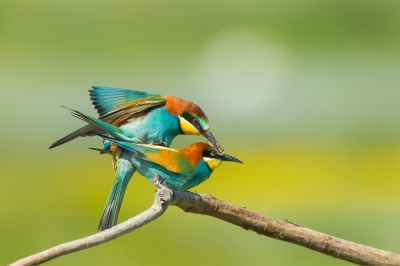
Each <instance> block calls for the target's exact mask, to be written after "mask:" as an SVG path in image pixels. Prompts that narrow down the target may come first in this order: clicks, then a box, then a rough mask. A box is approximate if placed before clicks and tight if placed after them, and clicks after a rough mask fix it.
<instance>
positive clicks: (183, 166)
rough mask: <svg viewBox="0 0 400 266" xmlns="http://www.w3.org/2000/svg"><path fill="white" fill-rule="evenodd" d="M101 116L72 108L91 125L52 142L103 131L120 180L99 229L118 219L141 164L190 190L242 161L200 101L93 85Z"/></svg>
mask: <svg viewBox="0 0 400 266" xmlns="http://www.w3.org/2000/svg"><path fill="white" fill-rule="evenodd" d="M89 93H90V96H91V98H90V99H91V100H92V103H93V105H94V106H95V108H96V109H97V112H98V113H99V116H100V117H99V118H98V119H97V118H94V117H91V116H89V115H85V114H83V113H81V112H79V111H75V110H72V115H73V116H75V117H77V118H80V119H82V120H83V121H85V122H87V123H88V125H86V126H84V127H82V128H80V129H78V130H76V131H74V132H72V133H70V134H69V135H67V136H65V137H64V138H62V139H60V140H58V141H56V142H55V143H53V144H52V145H51V146H50V149H51V148H54V147H57V146H59V145H62V144H64V143H66V142H68V141H70V140H73V139H75V138H77V137H79V136H90V135H99V136H101V137H103V139H104V147H103V149H100V151H101V153H109V154H111V155H112V157H113V166H114V170H115V180H114V184H113V187H112V189H111V192H110V195H109V196H108V199H107V202H106V206H105V207H104V210H103V213H102V215H101V219H100V222H99V226H98V229H99V230H105V229H108V228H110V227H112V226H114V225H115V224H116V223H117V219H118V213H119V210H120V208H121V204H122V200H123V197H124V194H125V190H126V187H127V185H128V183H129V181H130V179H131V177H132V175H133V174H134V172H135V171H136V170H137V171H138V172H139V173H140V174H142V175H143V176H145V177H146V178H147V179H148V180H149V181H150V182H152V183H154V184H155V185H158V186H166V187H168V188H170V189H174V190H188V189H190V188H192V187H194V186H197V185H198V184H200V183H202V182H204V181H205V180H206V179H208V178H209V177H210V175H211V173H212V171H213V170H214V169H215V168H216V167H217V166H218V165H220V163H221V162H222V161H233V162H238V163H242V162H241V161H240V160H238V159H236V158H235V157H233V156H230V155H227V154H225V153H224V152H223V150H222V148H221V147H220V146H219V145H218V142H217V141H216V139H215V138H214V136H213V134H212V133H211V131H210V128H209V122H208V118H207V116H206V115H205V113H204V112H203V111H202V110H201V108H200V107H199V106H197V105H196V104H194V103H192V102H188V101H185V100H182V99H180V98H177V97H172V96H168V97H166V96H161V95H158V94H154V93H147V92H141V91H134V90H125V89H116V88H108V87H97V86H95V87H93V88H92V89H91V90H89ZM181 134H183V135H202V136H204V137H205V138H207V140H208V141H209V143H210V144H211V145H209V144H206V143H202V142H196V143H193V144H191V145H189V146H188V147H186V148H184V149H171V148H169V146H170V145H171V142H172V140H173V139H174V138H175V137H176V136H178V135H181Z"/></svg>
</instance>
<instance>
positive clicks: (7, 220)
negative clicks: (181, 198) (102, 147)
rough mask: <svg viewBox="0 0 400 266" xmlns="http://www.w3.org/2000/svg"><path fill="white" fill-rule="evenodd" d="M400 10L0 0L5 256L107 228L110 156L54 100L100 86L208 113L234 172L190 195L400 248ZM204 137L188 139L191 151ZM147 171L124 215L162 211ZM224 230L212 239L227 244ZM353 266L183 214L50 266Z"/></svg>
mask: <svg viewBox="0 0 400 266" xmlns="http://www.w3.org/2000/svg"><path fill="white" fill-rule="evenodd" d="M399 12H400V2H398V1H365V0H364V1H359V0H350V1H344V0H330V1H324V2H322V1H315V0H306V1H301V2H298V1H293V0H286V1H279V2H278V1H264V2H260V1H245V2H243V1H219V2H216V1H201V2H200V1H199V2H187V1H181V0H179V1H178V0H176V1H168V2H165V1H151V2H148V1H126V0H118V1H113V2H110V1H92V0H89V1H48V0H40V1H34V2H33V1H26V0H19V1H18V0H17V1H10V0H4V1H1V2H0V69H1V71H0V80H1V87H0V90H1V97H0V106H1V107H2V115H1V116H0V123H1V124H2V130H1V132H0V136H1V138H0V143H1V146H2V148H3V151H4V152H3V153H1V155H0V159H1V160H0V178H1V183H2V185H1V186H0V210H1V213H2V215H0V236H1V239H2V241H0V250H1V253H0V254H1V256H0V263H1V264H5V263H10V262H12V261H14V260H17V259H19V258H22V257H24V256H27V255H30V254H32V253H35V252H38V251H41V250H43V249H45V248H49V247H51V246H54V245H57V244H60V243H62V242H66V241H70V240H72V239H76V238H80V237H84V236H87V235H89V234H92V233H94V232H95V229H96V226H97V222H98V219H99V218H100V214H101V211H102V208H103V204H104V203H105V201H106V198H107V195H108V192H109V189H110V187H111V184H112V181H113V171H112V168H111V161H110V158H109V157H108V156H107V155H103V156H99V155H97V154H96V153H95V152H93V151H88V150H86V147H93V146H95V147H98V146H99V140H98V139H96V138H80V139H77V140H75V141H73V142H71V143H68V144H66V145H64V146H62V147H60V148H57V149H54V150H47V147H48V146H49V145H50V144H51V143H52V142H53V141H55V140H57V139H58V138H60V137H62V136H64V135H65V134H67V133H69V132H70V131H72V130H74V129H76V128H78V127H79V126H82V123H81V121H78V120H76V119H73V118H71V117H70V116H69V114H68V112H67V111H66V110H64V109H62V108H59V105H60V104H62V105H66V106H68V107H72V108H76V109H78V110H81V111H83V112H86V113H88V114H94V113H95V112H94V110H93V108H92V106H91V104H90V101H89V97H88V95H87V91H86V90H87V89H89V88H90V86H91V85H105V86H114V87H123V88H131V89H138V90H145V91H153V92H157V93H160V94H163V95H176V96H180V97H182V98H185V99H188V100H191V101H194V102H196V103H197V104H199V105H200V106H202V107H203V108H204V110H205V111H206V113H207V114H208V116H209V119H210V122H211V126H212V131H213V133H214V135H215V136H216V137H217V139H218V141H219V142H220V143H221V145H223V147H224V148H225V150H226V151H227V152H228V153H229V154H232V155H234V156H236V157H238V158H239V159H241V160H243V161H244V163H245V164H244V165H235V164H229V163H224V164H223V165H222V166H221V167H220V168H219V169H218V170H216V172H215V173H214V174H213V176H212V177H211V179H210V180H208V181H207V182H205V183H204V184H202V185H200V186H198V187H196V188H195V189H193V191H198V192H199V193H207V194H211V195H213V196H215V197H217V198H219V199H222V200H226V201H228V202H232V203H234V204H238V205H242V206H246V207H247V208H248V209H251V210H254V211H258V212H260V213H262V214H264V215H266V216H269V217H272V218H277V219H289V220H291V221H293V222H295V223H298V224H301V225H303V226H306V227H309V228H312V229H314V230H318V231H321V232H324V233H327V234H332V235H334V236H337V237H341V238H344V239H348V240H351V241H354V242H359V243H362V244H366V245H371V246H374V247H376V248H381V249H386V250H391V251H393V252H397V253H400V249H399V243H398V239H399V237H400V231H399V230H398V224H399V223H400V214H399V211H398V206H399V204H400V196H399V193H398V190H399V187H400V179H399V175H400V141H399V140H400V139H399V137H398V136H399V133H400V126H399V125H400V124H399V123H398V121H399V119H400V105H399V104H398V102H399V99H400V89H399V88H400V76H399V75H398V73H399V66H400V65H399V62H400V60H399V59H400V57H399V56H400V48H399V47H400V35H399V34H398V32H399V30H400V17H399V15H398V14H399ZM199 140H200V138H198V137H178V138H177V139H176V140H175V141H174V143H173V146H174V147H183V146H185V145H187V144H188V143H190V142H193V141H199ZM154 191H155V187H154V186H153V185H152V184H150V183H148V182H147V181H146V180H145V179H144V178H142V177H140V176H139V175H138V174H136V175H135V176H134V178H133V179H132V181H131V185H130V186H129V188H128V191H127V195H126V198H125V200H124V204H123V206H122V210H121V215H120V221H123V220H126V219H128V218H129V217H132V216H133V215H135V214H137V213H139V212H140V211H142V210H144V209H146V208H147V207H148V206H150V205H151V203H152V199H153V195H154ZM216 236H218V237H216ZM156 263H157V264H163V265H176V264H187V263H190V264H191V265H205V264H209V265H217V264H218V265H219V264H230V265H243V264H249V265H265V264H266V263H269V264H272V265H310V264H313V265H346V264H348V263H346V262H343V261H339V260H335V259H333V258H330V257H327V256H324V255H320V254H317V253H315V252H313V251H309V250H306V249H304V248H301V247H297V246H294V245H291V244H287V243H281V242H279V241H276V240H272V239H268V238H265V237H262V236H258V235H256V234H254V233H251V232H247V231H244V230H242V229H240V228H237V227H235V226H232V225H228V224H226V223H224V222H221V221H218V220H216V219H213V218H210V217H203V216H199V215H192V214H187V213H184V212H182V211H180V210H178V209H177V208H175V207H171V208H170V209H169V210H168V211H167V212H166V213H165V214H164V215H163V216H162V217H161V218H160V219H159V220H157V221H155V222H153V223H151V224H149V225H147V226H145V227H143V228H141V229H140V230H137V231H135V232H134V233H132V234H129V235H128V236H124V237H122V238H120V239H117V240H114V241H112V242H110V243H107V244H105V245H101V246H99V247H95V248H92V249H90V250H86V251H82V252H78V253H75V254H71V255H68V256H64V257H61V258H59V259H56V260H54V261H52V262H49V263H48V264H49V265H85V264H99V265H107V264H112V265H125V264H140V265H154V264H156Z"/></svg>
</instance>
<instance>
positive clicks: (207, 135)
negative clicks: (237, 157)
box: [200, 130, 224, 154]
mask: <svg viewBox="0 0 400 266" xmlns="http://www.w3.org/2000/svg"><path fill="white" fill-rule="evenodd" d="M200 132H201V135H203V136H204V137H205V138H206V139H207V140H208V141H209V142H210V144H211V146H213V147H214V149H216V150H217V152H218V153H221V154H223V153H224V150H223V149H222V148H221V146H219V144H218V142H217V140H216V139H215V137H214V135H213V134H212V133H211V131H210V130H201V131H200Z"/></svg>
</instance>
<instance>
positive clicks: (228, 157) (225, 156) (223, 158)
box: [220, 154, 243, 164]
mask: <svg viewBox="0 0 400 266" xmlns="http://www.w3.org/2000/svg"><path fill="white" fill-rule="evenodd" d="M220 158H221V160H222V161H230V162H236V163H241V164H243V162H242V161H241V160H239V159H237V158H235V157H233V156H231V155H228V154H224V155H222V156H221V157H220Z"/></svg>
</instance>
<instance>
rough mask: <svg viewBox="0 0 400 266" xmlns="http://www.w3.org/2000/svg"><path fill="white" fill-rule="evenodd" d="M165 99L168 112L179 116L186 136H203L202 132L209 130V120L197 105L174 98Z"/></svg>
mask: <svg viewBox="0 0 400 266" xmlns="http://www.w3.org/2000/svg"><path fill="white" fill-rule="evenodd" d="M163 98H164V99H165V100H166V108H167V110H168V111H169V112H170V113H171V114H173V115H177V116H179V121H180V126H181V129H182V131H183V133H184V134H186V135H201V131H208V130H209V127H210V126H209V122H208V118H207V116H206V114H205V113H204V112H203V110H202V109H201V108H200V107H199V106H198V105H197V104H195V103H192V102H189V101H185V100H182V99H180V98H177V97H173V96H167V97H163Z"/></svg>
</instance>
